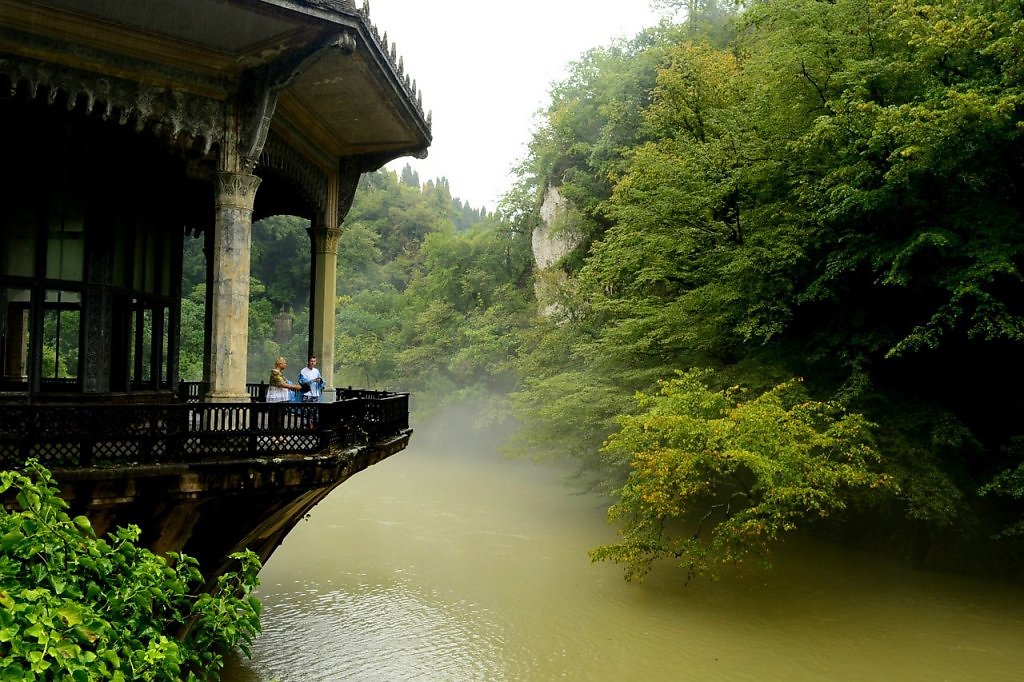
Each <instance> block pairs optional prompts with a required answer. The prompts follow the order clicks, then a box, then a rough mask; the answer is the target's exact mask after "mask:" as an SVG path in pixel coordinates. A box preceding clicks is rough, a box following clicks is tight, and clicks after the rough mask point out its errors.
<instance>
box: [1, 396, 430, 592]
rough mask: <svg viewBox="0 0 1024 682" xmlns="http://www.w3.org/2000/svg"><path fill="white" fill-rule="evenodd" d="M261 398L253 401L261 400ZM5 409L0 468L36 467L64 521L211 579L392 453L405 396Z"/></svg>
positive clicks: (402, 424) (404, 434)
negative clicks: (76, 518) (84, 523)
mask: <svg viewBox="0 0 1024 682" xmlns="http://www.w3.org/2000/svg"><path fill="white" fill-rule="evenodd" d="M261 392H262V393H261ZM201 393H202V387H201V386H199V385H187V386H184V387H182V392H181V401H180V402H177V403H173V404H117V405H115V404H109V403H104V404H96V403H91V404H85V405H83V404H74V405H72V404H31V405H23V404H7V405H4V407H3V409H0V468H3V469H10V468H18V467H20V466H22V465H23V464H24V462H25V460H26V459H27V458H29V457H35V458H36V459H38V460H39V461H40V462H41V463H42V464H43V465H45V466H46V467H47V468H49V469H51V470H52V471H53V473H54V477H55V478H56V479H57V481H58V483H60V486H61V494H62V496H63V497H64V499H65V500H66V501H67V502H68V504H69V511H70V513H71V514H72V515H77V514H85V515H86V516H88V517H89V520H90V521H91V522H92V525H93V528H94V529H95V530H96V532H97V533H98V534H100V535H103V534H105V533H106V532H108V531H109V530H111V529H113V528H115V527H117V526H123V525H126V524H129V523H131V524H135V525H138V526H139V527H140V528H141V530H142V536H141V542H142V543H143V544H144V545H145V546H147V547H148V548H150V549H152V550H153V551H155V552H158V553H160V554H166V553H168V552H181V551H183V552H185V553H186V554H189V555H191V556H193V557H195V558H197V559H198V560H199V562H200V565H201V566H203V569H204V575H206V576H207V578H208V579H209V580H210V581H211V582H210V584H213V582H212V581H214V580H215V579H216V577H217V576H218V575H220V574H222V573H223V572H224V571H226V570H230V568H231V566H232V562H231V560H229V559H228V557H229V556H230V554H231V553H233V552H236V551H239V550H241V549H245V548H248V549H251V550H253V551H255V552H256V554H257V555H258V556H259V557H260V559H261V560H262V561H266V560H267V559H268V558H269V557H270V555H271V554H272V553H273V551H274V549H275V548H276V547H277V546H278V545H279V544H280V543H281V541H282V540H283V539H284V537H285V535H287V533H288V531H289V530H290V529H291V528H292V527H293V526H294V525H295V524H296V523H297V522H298V521H299V520H300V519H302V518H303V517H304V516H305V515H306V514H307V513H308V512H309V511H310V510H311V509H312V508H313V507H314V506H315V505H316V504H317V503H318V502H319V501H320V500H322V499H323V498H324V497H326V496H327V495H328V494H329V493H330V491H331V490H333V489H334V488H336V487H337V486H339V485H341V484H342V483H343V482H344V481H346V480H347V479H348V478H350V477H351V476H353V475H355V474H357V473H359V472H360V471H363V470H364V469H366V468H367V467H369V466H372V465H373V464H375V463H377V462H379V461H381V460H383V459H385V458H387V457H389V456H391V455H393V454H395V453H396V452H399V451H401V450H402V449H404V448H405V447H406V445H407V444H408V442H409V438H410V436H411V434H412V429H410V428H409V409H408V408H409V396H408V394H406V393H391V392H386V391H367V390H352V389H338V390H337V391H336V392H335V395H334V398H335V401H334V402H330V403H270V404H268V403H263V402H258V400H259V399H260V398H261V396H262V395H263V394H265V387H263V388H261V386H260V385H259V384H253V385H250V386H249V393H250V396H252V398H253V400H252V401H251V402H248V403H238V404H233V403H200V402H188V401H197V400H198V397H199V395H201Z"/></svg>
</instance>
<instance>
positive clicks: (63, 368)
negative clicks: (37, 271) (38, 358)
mask: <svg viewBox="0 0 1024 682" xmlns="http://www.w3.org/2000/svg"><path fill="white" fill-rule="evenodd" d="M81 325H82V308H81V296H80V295H79V293H78V292H76V291H47V292H46V303H45V306H44V309H43V371H42V376H43V378H44V379H77V378H78V360H79V341H80V339H81Z"/></svg>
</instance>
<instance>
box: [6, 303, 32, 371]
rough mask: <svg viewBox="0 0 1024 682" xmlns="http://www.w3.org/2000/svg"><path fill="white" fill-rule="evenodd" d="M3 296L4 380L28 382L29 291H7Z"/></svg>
mask: <svg viewBox="0 0 1024 682" xmlns="http://www.w3.org/2000/svg"><path fill="white" fill-rule="evenodd" d="M2 296H3V319H2V320H0V324H3V333H2V335H3V342H2V345H3V354H2V356H0V362H2V363H3V378H4V380H5V381H13V382H26V381H28V349H29V338H30V337H29V333H30V331H31V325H30V324H29V306H30V301H31V295H30V294H29V291H28V290H27V289H5V290H3V292H2Z"/></svg>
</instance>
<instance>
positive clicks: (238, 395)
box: [206, 171, 269, 402]
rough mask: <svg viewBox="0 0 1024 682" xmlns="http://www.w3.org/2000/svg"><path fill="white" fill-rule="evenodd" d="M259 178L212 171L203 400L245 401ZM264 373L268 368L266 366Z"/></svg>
mask: <svg viewBox="0 0 1024 682" xmlns="http://www.w3.org/2000/svg"><path fill="white" fill-rule="evenodd" d="M259 184H260V178H258V177H256V176H255V175H249V174H246V173H232V172H227V171H221V172H218V173H217V197H216V200H215V202H216V225H215V227H214V238H213V239H214V247H213V296H212V300H211V303H212V315H211V318H212V319H211V328H210V339H211V344H210V390H209V392H208V393H207V394H206V401H207V402H249V394H248V392H247V391H246V390H245V372H246V361H247V359H248V337H249V333H248V332H249V253H250V248H251V246H252V206H253V201H254V200H255V198H256V188H257V187H259ZM268 371H269V370H268Z"/></svg>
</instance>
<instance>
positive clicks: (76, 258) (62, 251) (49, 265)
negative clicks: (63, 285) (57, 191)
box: [46, 194, 85, 282]
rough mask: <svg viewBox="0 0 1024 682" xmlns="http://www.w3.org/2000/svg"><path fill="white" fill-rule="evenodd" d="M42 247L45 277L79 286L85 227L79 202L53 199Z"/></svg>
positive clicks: (69, 198) (83, 268)
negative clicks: (52, 207) (45, 238)
mask: <svg viewBox="0 0 1024 682" xmlns="http://www.w3.org/2000/svg"><path fill="white" fill-rule="evenodd" d="M54 204H55V206H54V210H53V212H52V213H51V215H50V222H49V226H48V230H47V244H46V276H47V277H49V278H51V279H63V280H68V281H72V282H81V281H82V278H83V274H84V271H85V239H84V236H85V223H84V213H83V206H82V202H81V199H79V198H76V197H71V196H69V195H63V194H62V195H57V196H55V197H54Z"/></svg>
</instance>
